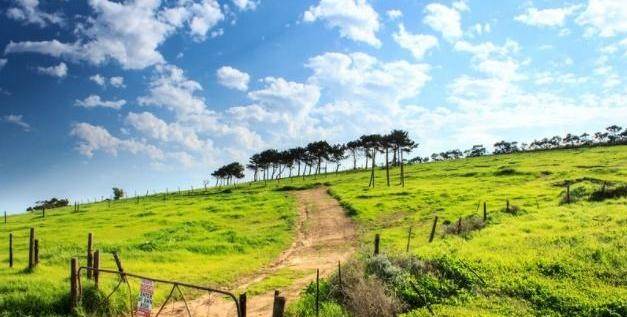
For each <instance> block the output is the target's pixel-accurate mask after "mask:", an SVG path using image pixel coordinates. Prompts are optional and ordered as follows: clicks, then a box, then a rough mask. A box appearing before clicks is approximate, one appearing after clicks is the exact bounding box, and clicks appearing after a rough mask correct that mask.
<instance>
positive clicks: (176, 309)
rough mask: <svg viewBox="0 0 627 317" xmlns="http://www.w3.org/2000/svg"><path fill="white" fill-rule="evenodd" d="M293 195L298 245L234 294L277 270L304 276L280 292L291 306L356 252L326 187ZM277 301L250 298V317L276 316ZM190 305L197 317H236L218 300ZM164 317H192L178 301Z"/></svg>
mask: <svg viewBox="0 0 627 317" xmlns="http://www.w3.org/2000/svg"><path fill="white" fill-rule="evenodd" d="M294 196H295V197H296V200H297V203H298V211H299V222H298V229H297V237H296V238H295V240H294V243H293V244H292V246H291V247H290V248H289V249H288V250H286V251H284V252H283V253H282V254H281V256H279V258H278V259H277V260H276V261H275V262H274V263H273V264H272V265H270V266H269V267H267V268H265V269H263V270H262V271H261V272H259V273H258V274H256V275H255V276H254V278H251V279H248V280H245V281H240V283H239V284H238V286H237V287H236V288H234V289H236V290H244V289H246V288H247V287H248V286H250V285H252V284H255V283H258V282H261V281H263V280H264V279H266V278H268V277H271V276H272V275H273V274H274V273H275V272H277V271H278V270H281V269H289V270H291V271H295V272H299V274H297V276H302V277H301V278H298V279H296V280H293V281H292V284H291V285H290V286H289V287H287V288H283V289H280V291H281V295H282V296H285V297H286V299H287V303H288V304H289V303H290V302H293V301H294V300H296V299H297V298H298V295H299V293H300V291H301V290H302V289H303V288H304V287H305V286H307V285H308V284H309V283H310V282H311V281H313V280H315V277H316V269H320V275H321V276H327V275H329V274H331V273H333V272H334V271H335V270H336V269H337V262H338V261H344V260H346V259H347V258H348V257H349V256H350V255H351V254H352V253H353V252H354V251H355V245H356V243H355V226H354V224H353V222H352V221H351V219H350V218H348V217H347V216H346V213H345V211H344V209H343V208H342V207H341V206H340V204H339V203H338V201H337V200H335V199H334V198H333V197H331V196H330V195H329V194H328V193H327V190H326V188H314V189H309V190H303V191H298V192H294ZM273 298H274V291H273V290H271V291H269V292H267V293H264V294H259V295H256V296H248V304H247V306H248V308H247V316H253V317H255V316H263V317H267V316H271V315H272V303H273ZM188 304H189V308H190V311H191V313H192V316H212V317H222V316H229V317H231V316H233V317H236V316H237V313H236V310H235V306H234V305H233V302H232V301H227V300H224V299H223V298H221V297H218V296H214V295H207V296H203V297H200V298H198V299H195V300H192V301H189V302H188ZM155 313H156V311H155ZM159 316H187V312H186V310H185V306H184V305H183V303H181V302H179V303H176V304H175V305H173V306H172V305H167V308H166V309H165V310H164V311H163V312H161V314H160V315H159Z"/></svg>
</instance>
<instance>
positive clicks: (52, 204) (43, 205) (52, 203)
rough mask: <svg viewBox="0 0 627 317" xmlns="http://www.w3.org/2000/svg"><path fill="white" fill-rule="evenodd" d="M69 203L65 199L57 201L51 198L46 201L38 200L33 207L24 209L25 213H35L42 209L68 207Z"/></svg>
mask: <svg viewBox="0 0 627 317" xmlns="http://www.w3.org/2000/svg"><path fill="white" fill-rule="evenodd" d="M69 203H70V201H69V200H67V199H58V198H56V197H53V198H51V199H48V200H40V201H37V202H36V203H35V206H33V207H28V208H26V211H35V210H43V209H52V208H58V207H65V206H67V205H69Z"/></svg>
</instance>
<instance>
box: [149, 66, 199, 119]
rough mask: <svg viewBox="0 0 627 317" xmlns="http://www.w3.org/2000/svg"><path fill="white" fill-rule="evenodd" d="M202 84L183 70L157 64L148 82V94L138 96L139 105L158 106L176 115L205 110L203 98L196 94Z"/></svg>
mask: <svg viewBox="0 0 627 317" xmlns="http://www.w3.org/2000/svg"><path fill="white" fill-rule="evenodd" d="M201 90H202V86H201V85H200V84H199V83H198V82H196V81H194V80H190V79H188V78H187V77H185V75H184V74H183V70H182V69H180V68H178V67H176V66H173V65H158V66H157V67H156V74H155V76H154V78H153V79H152V81H151V82H150V89H149V94H148V95H146V96H142V97H140V98H138V101H139V104H140V105H147V106H159V107H164V108H167V109H169V110H171V111H174V112H175V113H176V114H177V115H185V114H192V113H202V112H204V111H205V110H206V105H205V101H204V98H202V97H201V96H198V95H196V93H197V92H199V91H201Z"/></svg>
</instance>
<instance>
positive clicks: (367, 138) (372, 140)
mask: <svg viewBox="0 0 627 317" xmlns="http://www.w3.org/2000/svg"><path fill="white" fill-rule="evenodd" d="M359 140H360V142H361V145H362V146H363V148H364V149H365V151H366V157H371V158H372V162H371V163H372V164H371V167H370V168H371V169H370V181H369V182H368V187H371V186H372V187H374V180H375V177H374V169H375V167H376V165H377V164H376V158H377V152H380V150H381V140H382V137H381V135H380V134H369V135H362V136H361V137H360V138H359ZM366 166H367V163H366Z"/></svg>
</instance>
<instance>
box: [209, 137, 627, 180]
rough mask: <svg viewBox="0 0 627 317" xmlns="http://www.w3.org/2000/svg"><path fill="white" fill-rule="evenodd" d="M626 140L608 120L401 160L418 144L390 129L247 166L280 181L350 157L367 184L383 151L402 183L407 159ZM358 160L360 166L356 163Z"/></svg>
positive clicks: (265, 154) (270, 155)
mask: <svg viewBox="0 0 627 317" xmlns="http://www.w3.org/2000/svg"><path fill="white" fill-rule="evenodd" d="M619 144H627V129H623V128H622V127H620V126H617V125H611V126H609V127H607V128H606V129H605V130H603V131H600V132H595V133H593V134H589V133H583V134H581V135H575V134H571V133H568V134H566V135H565V136H564V137H560V136H553V137H550V138H549V137H546V138H542V139H539V140H533V141H532V142H530V143H524V142H523V143H519V142H516V141H505V140H502V141H499V142H496V143H494V144H493V147H494V150H493V151H492V153H489V152H488V150H487V149H486V148H485V146H483V145H482V144H477V145H473V146H472V147H471V148H469V149H466V150H464V151H461V150H459V149H453V150H449V151H444V152H439V153H433V154H431V156H426V157H421V156H417V157H414V158H412V159H409V160H407V159H405V158H404V156H405V154H407V153H409V152H411V151H412V150H414V149H416V148H417V147H418V143H416V142H414V141H413V140H411V139H410V138H409V134H408V132H407V131H403V130H392V131H391V132H390V133H388V134H384V135H381V134H367V135H362V136H361V137H359V138H358V139H356V140H353V141H349V142H346V143H340V144H329V143H328V142H327V141H324V140H323V141H315V142H311V143H309V144H307V145H306V146H303V147H294V148H290V149H285V150H277V149H267V150H264V151H262V152H259V153H256V154H254V155H252V156H251V157H250V159H249V162H248V164H247V165H246V169H248V170H250V171H252V173H253V182H258V181H263V182H268V181H269V180H276V181H279V180H281V179H282V178H285V177H288V178H291V177H306V176H309V175H319V174H321V173H327V172H328V169H327V168H328V166H329V164H331V165H335V166H334V167H335V172H336V173H337V172H338V171H339V170H340V167H341V165H342V162H345V160H347V159H349V160H350V161H352V169H353V170H357V169H360V168H363V169H366V170H368V169H369V170H370V179H369V182H368V186H369V187H374V186H375V181H376V179H375V169H376V167H377V155H383V166H382V167H383V168H385V183H386V185H387V186H390V185H391V178H390V167H397V166H398V167H400V169H399V178H398V179H399V183H398V184H399V185H401V186H404V185H405V171H404V164H405V163H426V162H435V161H446V160H456V159H461V158H465V157H478V156H484V155H489V154H493V155H499V154H509V153H516V152H529V151H542V150H552V149H559V148H576V147H586V146H599V145H619ZM362 159H363V161H361V166H358V162H360V160H362ZM244 169H245V168H244V166H243V165H242V164H240V163H238V162H233V163H230V164H228V165H225V166H222V167H221V168H219V169H218V170H216V171H214V172H213V173H212V174H211V175H212V176H213V177H215V178H216V185H220V184H225V185H228V184H231V183H232V180H233V179H241V178H243V177H244V174H243V172H244Z"/></svg>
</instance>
